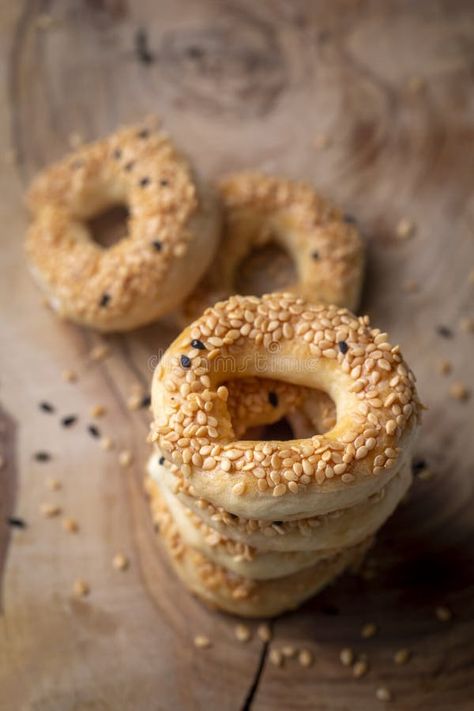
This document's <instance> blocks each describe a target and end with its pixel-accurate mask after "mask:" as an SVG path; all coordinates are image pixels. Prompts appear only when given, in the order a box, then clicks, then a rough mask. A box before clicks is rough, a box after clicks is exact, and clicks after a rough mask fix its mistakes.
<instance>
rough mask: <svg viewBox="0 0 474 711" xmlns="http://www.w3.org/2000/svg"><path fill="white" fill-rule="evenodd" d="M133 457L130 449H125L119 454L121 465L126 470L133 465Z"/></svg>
mask: <svg viewBox="0 0 474 711" xmlns="http://www.w3.org/2000/svg"><path fill="white" fill-rule="evenodd" d="M132 460H133V455H132V452H131V451H130V450H129V449H124V450H122V451H121V452H120V454H119V464H120V466H121V467H123V468H124V469H125V468H127V467H129V466H130V464H131V463H132Z"/></svg>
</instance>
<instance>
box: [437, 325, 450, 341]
mask: <svg viewBox="0 0 474 711" xmlns="http://www.w3.org/2000/svg"><path fill="white" fill-rule="evenodd" d="M436 332H437V333H438V335H439V336H442V337H443V338H452V337H453V332H452V331H451V329H450V328H448V327H447V326H437V327H436Z"/></svg>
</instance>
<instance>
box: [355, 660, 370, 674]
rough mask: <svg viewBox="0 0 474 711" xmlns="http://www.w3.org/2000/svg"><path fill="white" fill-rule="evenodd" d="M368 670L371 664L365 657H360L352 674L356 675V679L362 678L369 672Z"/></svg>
mask: <svg viewBox="0 0 474 711" xmlns="http://www.w3.org/2000/svg"><path fill="white" fill-rule="evenodd" d="M368 671H369V665H368V664H367V662H366V661H365V659H359V660H357V662H355V664H354V666H353V667H352V676H353V677H354V679H360V678H361V677H363V676H364V675H365V674H367V672H368Z"/></svg>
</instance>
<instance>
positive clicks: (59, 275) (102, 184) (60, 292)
mask: <svg viewBox="0 0 474 711" xmlns="http://www.w3.org/2000/svg"><path fill="white" fill-rule="evenodd" d="M27 202H28V206H29V208H30V210H31V212H32V213H33V221H32V224H31V226H30V228H29V230H28V234H27V241H26V252H27V256H28V260H29V264H30V269H31V272H32V274H33V276H34V278H35V280H36V281H37V282H38V284H39V285H40V287H41V288H42V289H43V290H44V291H45V293H46V295H47V298H48V300H49V302H50V303H51V305H52V306H53V308H54V309H55V310H56V311H57V312H58V313H59V314H60V315H62V316H65V317H67V318H69V319H71V320H72V321H75V322H77V323H80V324H83V325H86V326H89V327H91V328H95V329H98V330H100V331H125V330H129V329H131V328H135V327H137V326H141V325H143V324H145V323H149V322H150V321H153V320H155V319H157V318H158V317H160V316H162V315H163V314H165V313H167V312H169V311H171V310H172V309H174V308H175V307H176V306H177V305H178V304H179V303H180V302H181V301H182V300H183V299H184V298H185V296H187V294H188V293H189V292H190V291H191V290H192V288H193V287H194V285H195V284H196V282H197V281H198V280H199V278H200V277H201V275H202V273H203V272H204V270H205V269H206V267H207V266H208V264H209V262H210V260H211V259H212V256H213V252H214V249H215V246H216V241H217V236H218V232H219V224H220V220H219V213H218V206H217V203H216V200H215V197H214V195H213V193H212V192H211V191H210V190H209V188H208V187H206V186H205V185H203V184H202V182H201V180H200V179H199V178H197V177H196V176H194V174H193V172H192V170H191V168H190V166H189V164H188V163H187V161H186V160H185V159H184V158H183V157H182V156H181V155H180V154H179V153H178V152H177V151H176V149H175V148H174V146H173V145H172V143H171V141H170V140H169V138H168V137H167V136H166V135H165V134H163V133H160V132H158V131H157V130H156V126H155V124H154V123H153V122H151V121H148V122H146V123H144V124H141V125H139V126H131V127H127V128H123V129H120V130H119V131H117V132H116V133H114V134H113V135H111V136H109V137H107V138H105V139H103V140H100V141H97V142H95V143H92V144H90V145H86V146H84V147H82V148H80V149H78V150H77V151H75V152H74V153H73V154H71V155H69V156H68V157H66V158H65V159H63V160H61V161H60V162H59V163H56V164H54V165H52V166H50V167H49V168H47V169H46V170H44V171H43V172H42V173H40V175H38V177H37V178H36V179H35V180H34V182H33V184H32V186H31V188H30V191H29V193H28V198H27ZM116 205H126V206H127V207H128V210H129V219H128V235H127V236H126V237H125V238H124V239H122V240H121V241H119V242H117V243H116V244H114V245H113V246H111V247H110V248H108V249H106V248H104V247H102V246H101V245H99V244H97V243H96V242H95V241H94V240H93V239H92V237H91V235H90V231H89V228H88V226H87V221H88V220H89V219H91V218H92V217H94V216H96V215H98V214H99V213H101V212H102V211H104V210H106V209H108V208H110V207H112V206H116Z"/></svg>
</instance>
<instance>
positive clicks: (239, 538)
mask: <svg viewBox="0 0 474 711" xmlns="http://www.w3.org/2000/svg"><path fill="white" fill-rule="evenodd" d="M148 474H149V477H150V478H151V479H152V480H153V481H154V482H155V483H158V484H159V486H160V487H161V488H162V490H163V491H165V492H172V494H173V495H176V497H177V498H178V499H179V501H180V502H181V503H182V504H183V505H184V506H185V507H187V508H188V509H189V510H190V511H192V512H193V513H194V514H195V515H197V516H199V518H200V519H201V521H202V522H203V524H204V525H206V526H208V527H209V528H212V529H214V530H215V531H216V533H218V534H219V535H221V536H223V537H225V538H227V539H230V540H232V541H234V542H236V543H242V544H245V545H248V546H251V547H252V548H255V549H257V550H258V551H274V552H278V553H283V552H285V553H291V552H294V551H313V552H317V553H318V554H319V555H328V554H329V553H331V552H333V551H334V550H338V549H340V548H343V547H346V546H352V545H356V544H357V543H359V542H360V541H362V540H364V539H365V538H367V537H368V536H371V535H373V534H374V533H375V532H376V531H377V530H378V529H379V528H380V527H381V526H382V525H383V524H384V523H385V521H386V520H387V519H388V518H389V517H390V516H391V515H392V514H393V512H394V511H395V509H396V507H397V506H398V504H399V503H400V501H401V500H402V499H403V497H404V496H405V494H406V492H407V491H408V489H409V487H410V484H411V482H412V473H411V464H410V463H407V464H405V465H404V466H403V467H402V469H401V470H399V471H398V472H397V473H396V474H395V475H394V476H393V477H392V479H391V480H390V481H389V482H388V483H387V484H386V485H385V486H384V487H383V488H381V489H380V490H379V491H377V492H375V493H373V494H372V495H371V496H369V497H368V498H367V499H366V500H364V501H361V502H359V503H357V504H355V505H353V506H350V507H348V508H344V509H338V510H336V511H333V512H331V513H327V514H325V515H322V516H312V517H309V518H305V519H292V520H273V521H268V520H254V519H248V518H244V517H236V516H235V515H232V514H230V513H229V512H228V511H225V510H223V509H222V508H216V507H215V506H213V505H212V504H211V503H209V502H208V501H205V500H203V499H196V498H195V497H193V496H191V495H190V494H189V492H188V493H186V492H184V491H183V490H182V489H181V488H180V484H179V483H177V480H176V478H175V477H174V476H173V474H172V473H171V472H170V470H169V468H168V467H166V466H164V465H160V463H159V456H158V455H154V456H153V457H152V458H151V459H150V461H149V463H148Z"/></svg>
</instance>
